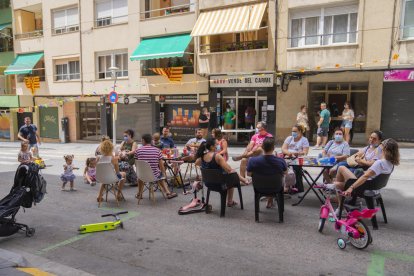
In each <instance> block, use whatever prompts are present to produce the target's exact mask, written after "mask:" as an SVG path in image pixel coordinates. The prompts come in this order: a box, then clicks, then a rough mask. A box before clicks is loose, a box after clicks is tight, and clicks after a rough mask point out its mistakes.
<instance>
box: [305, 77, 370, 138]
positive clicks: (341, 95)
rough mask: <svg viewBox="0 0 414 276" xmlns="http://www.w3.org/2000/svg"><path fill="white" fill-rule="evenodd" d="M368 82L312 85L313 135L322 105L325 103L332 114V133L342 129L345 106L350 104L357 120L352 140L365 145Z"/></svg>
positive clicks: (310, 91)
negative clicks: (336, 129)
mask: <svg viewBox="0 0 414 276" xmlns="http://www.w3.org/2000/svg"><path fill="white" fill-rule="evenodd" d="M368 85H369V84H368V82H352V83H348V82H341V83H336V82H334V83H310V86H309V87H310V90H309V102H308V107H309V110H308V116H309V126H310V129H311V133H316V129H317V122H318V120H319V112H320V104H321V103H322V102H325V103H326V105H327V108H328V109H329V111H330V112H331V123H330V131H329V133H330V134H332V133H333V132H334V129H335V128H339V127H341V124H342V118H341V115H342V112H343V110H344V104H345V103H346V102H348V103H349V104H350V106H351V108H352V109H353V111H354V114H355V118H354V122H353V125H352V130H351V140H352V141H353V142H356V143H364V141H365V132H366V124H367V112H368Z"/></svg>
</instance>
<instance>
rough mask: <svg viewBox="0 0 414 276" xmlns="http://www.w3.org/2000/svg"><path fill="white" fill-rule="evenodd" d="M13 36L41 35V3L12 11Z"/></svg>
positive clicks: (35, 36) (25, 37) (30, 36)
mask: <svg viewBox="0 0 414 276" xmlns="http://www.w3.org/2000/svg"><path fill="white" fill-rule="evenodd" d="M14 23H15V24H14V25H15V34H14V38H15V39H16V40H19V39H30V38H39V37H42V36H43V15H42V5H41V4H37V5H34V6H28V7H25V8H24V9H19V10H15V11H14Z"/></svg>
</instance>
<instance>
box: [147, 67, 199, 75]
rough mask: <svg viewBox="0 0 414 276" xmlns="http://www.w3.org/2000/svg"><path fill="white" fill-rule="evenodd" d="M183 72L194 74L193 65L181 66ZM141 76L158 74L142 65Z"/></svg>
mask: <svg viewBox="0 0 414 276" xmlns="http://www.w3.org/2000/svg"><path fill="white" fill-rule="evenodd" d="M183 67H184V68H183V74H194V66H192V65H188V66H183ZM141 76H143V77H148V76H159V75H158V74H156V73H155V72H154V71H152V70H151V69H150V68H149V67H144V68H142V69H141Z"/></svg>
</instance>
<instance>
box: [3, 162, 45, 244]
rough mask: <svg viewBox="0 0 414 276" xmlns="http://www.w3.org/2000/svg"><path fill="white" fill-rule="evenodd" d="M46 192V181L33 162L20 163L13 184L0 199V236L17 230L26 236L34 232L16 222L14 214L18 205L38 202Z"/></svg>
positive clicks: (9, 234) (29, 206)
mask: <svg viewBox="0 0 414 276" xmlns="http://www.w3.org/2000/svg"><path fill="white" fill-rule="evenodd" d="M45 193H46V181H45V180H44V178H43V177H42V176H41V175H40V173H39V167H38V166H37V165H36V164H34V163H31V164H22V165H20V166H19V167H18V168H17V171H16V175H15V177H14V185H13V187H12V189H11V191H10V193H9V194H8V195H7V196H6V197H4V198H3V199H2V200H0V237H7V236H11V235H13V234H15V233H17V232H18V231H19V230H23V231H25V232H26V236H27V237H31V236H33V235H34V233H35V229H34V228H30V227H29V226H28V225H26V224H21V223H17V222H16V218H15V217H16V214H17V212H19V209H20V207H23V208H31V207H32V205H33V203H34V204H36V203H39V202H40V201H41V200H42V199H43V197H44V194H45Z"/></svg>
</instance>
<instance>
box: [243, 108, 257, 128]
mask: <svg viewBox="0 0 414 276" xmlns="http://www.w3.org/2000/svg"><path fill="white" fill-rule="evenodd" d="M255 117H256V110H255V109H254V108H253V107H252V106H248V107H247V108H246V111H244V123H245V124H246V129H253V126H254V122H255Z"/></svg>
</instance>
